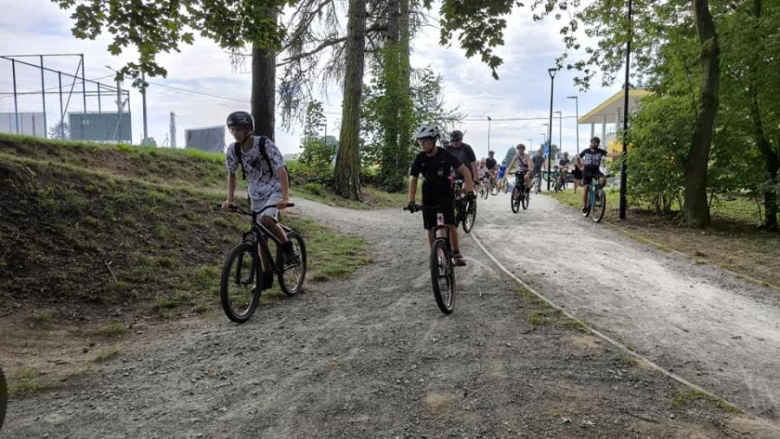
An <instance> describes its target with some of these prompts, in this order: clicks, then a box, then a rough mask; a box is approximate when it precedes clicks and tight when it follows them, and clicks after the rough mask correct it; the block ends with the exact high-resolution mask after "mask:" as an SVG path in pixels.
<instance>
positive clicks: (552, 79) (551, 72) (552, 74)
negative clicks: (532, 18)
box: [547, 67, 558, 192]
mask: <svg viewBox="0 0 780 439" xmlns="http://www.w3.org/2000/svg"><path fill="white" fill-rule="evenodd" d="M557 71H558V69H556V68H555V67H551V68H549V69H547V73H548V74H549V75H550V124H549V125H547V139H548V142H547V145H548V146H547V148H548V153H547V172H550V168H551V167H552V154H550V153H549V151H550V143H551V142H550V141H549V139H552V117H553V92H554V91H555V73H556V72H557ZM549 191H550V179H549V178H548V179H547V192H549Z"/></svg>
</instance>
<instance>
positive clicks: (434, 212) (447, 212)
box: [422, 200, 455, 230]
mask: <svg viewBox="0 0 780 439" xmlns="http://www.w3.org/2000/svg"><path fill="white" fill-rule="evenodd" d="M425 204H426V205H427V204H428V203H427V201H426V203H425ZM430 205H432V206H439V205H442V207H439V208H438V209H428V208H425V209H423V211H422V214H423V227H425V230H431V229H432V228H434V227H436V226H437V225H438V220H437V217H438V214H439V212H441V214H442V216H443V217H444V224H447V225H450V224H452V225H455V204H454V201H451V200H450V201H447V200H435V202H433V203H430Z"/></svg>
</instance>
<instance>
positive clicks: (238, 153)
mask: <svg viewBox="0 0 780 439" xmlns="http://www.w3.org/2000/svg"><path fill="white" fill-rule="evenodd" d="M267 140H268V137H265V136H260V143H259V144H258V145H257V146H258V148H260V155H261V156H263V160H265V162H266V163H267V164H268V169H270V170H271V175H273V173H274V171H275V169H274V166H273V165H272V164H271V159H270V158H269V157H268V151H266V150H265V142H266V141H267ZM233 154H235V155H236V159H238V164H239V165H240V166H241V176H242V177H243V178H244V180H246V170H245V169H244V161H243V160H241V155H242V154H243V150H242V148H241V144H239V143H238V142H234V143H233ZM284 170H285V171H287V187H288V188H289V187H290V171H289V170H288V169H287V165H284Z"/></svg>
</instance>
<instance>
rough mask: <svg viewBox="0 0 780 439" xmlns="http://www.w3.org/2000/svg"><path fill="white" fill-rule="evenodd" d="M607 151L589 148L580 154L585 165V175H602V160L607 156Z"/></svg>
mask: <svg viewBox="0 0 780 439" xmlns="http://www.w3.org/2000/svg"><path fill="white" fill-rule="evenodd" d="M607 154H608V153H607V151H605V150H603V149H601V148H596V149H595V150H594V149H592V148H588V149H586V150H585V151H582V152H581V153H580V157H581V158H582V161H583V163H584V165H585V170H584V172H585V175H601V170H600V169H599V168H600V167H601V158H602V157H604V156H606V155H607Z"/></svg>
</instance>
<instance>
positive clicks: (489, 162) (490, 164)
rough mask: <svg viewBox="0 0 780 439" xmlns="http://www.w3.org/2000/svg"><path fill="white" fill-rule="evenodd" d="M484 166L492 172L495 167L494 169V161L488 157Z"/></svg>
mask: <svg viewBox="0 0 780 439" xmlns="http://www.w3.org/2000/svg"><path fill="white" fill-rule="evenodd" d="M485 166H486V167H487V168H488V169H489V170H491V171H492V170H493V169H495V167H496V159H494V158H492V157H488V158H487V159H486V160H485Z"/></svg>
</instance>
